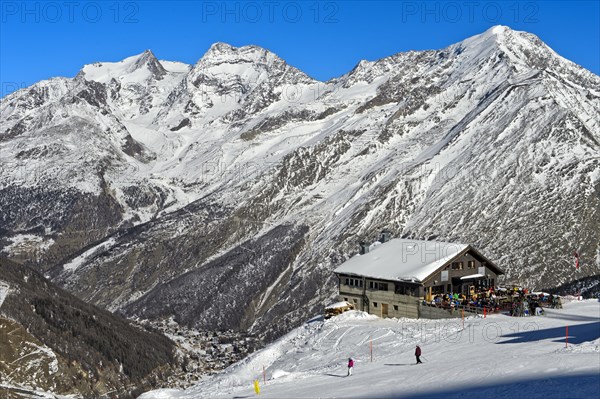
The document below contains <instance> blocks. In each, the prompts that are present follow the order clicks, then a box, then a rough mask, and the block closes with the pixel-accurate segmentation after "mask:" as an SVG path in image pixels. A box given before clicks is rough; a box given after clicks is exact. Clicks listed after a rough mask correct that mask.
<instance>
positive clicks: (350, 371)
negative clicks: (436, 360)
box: [347, 357, 354, 377]
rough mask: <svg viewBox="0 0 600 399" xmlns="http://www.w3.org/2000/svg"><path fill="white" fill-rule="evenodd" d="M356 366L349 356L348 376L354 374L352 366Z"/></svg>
mask: <svg viewBox="0 0 600 399" xmlns="http://www.w3.org/2000/svg"><path fill="white" fill-rule="evenodd" d="M353 367H354V360H352V358H351V357H349V358H348V375H347V377H349V376H351V375H352V368H353Z"/></svg>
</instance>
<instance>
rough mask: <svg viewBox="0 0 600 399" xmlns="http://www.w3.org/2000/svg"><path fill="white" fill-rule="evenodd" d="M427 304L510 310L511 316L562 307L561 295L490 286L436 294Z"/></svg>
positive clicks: (447, 307)
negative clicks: (461, 292)
mask: <svg viewBox="0 0 600 399" xmlns="http://www.w3.org/2000/svg"><path fill="white" fill-rule="evenodd" d="M423 303H424V304H425V305H430V306H436V307H441V308H445V309H449V310H450V311H453V310H454V309H457V308H466V309H468V308H476V309H481V310H483V309H485V310H487V311H488V312H497V311H500V310H508V311H509V313H510V315H511V316H530V315H531V316H533V315H541V314H543V313H544V311H543V307H551V308H558V309H560V308H562V304H561V300H560V297H559V296H557V295H552V294H547V293H544V292H542V293H531V292H529V290H528V289H527V288H520V287H513V288H512V289H507V288H503V287H496V288H493V287H490V288H485V289H481V290H479V291H478V292H476V293H473V294H471V295H468V296H467V295H465V294H459V293H452V292H451V293H446V294H437V295H435V296H434V297H433V298H432V299H431V301H430V302H429V303H427V301H425V300H424V301H423Z"/></svg>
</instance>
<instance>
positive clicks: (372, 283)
mask: <svg viewBox="0 0 600 399" xmlns="http://www.w3.org/2000/svg"><path fill="white" fill-rule="evenodd" d="M369 288H370V289H372V290H381V291H387V290H388V285H387V283H380V282H377V281H369Z"/></svg>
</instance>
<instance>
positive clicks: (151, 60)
mask: <svg viewBox="0 0 600 399" xmlns="http://www.w3.org/2000/svg"><path fill="white" fill-rule="evenodd" d="M166 73H167V71H166V70H165V68H164V67H163V66H162V64H161V63H160V61H158V59H157V58H156V57H155V56H154V54H153V53H152V51H150V50H146V51H144V52H143V53H141V54H138V55H134V56H131V57H127V58H125V59H124V60H122V61H118V62H97V63H94V64H88V65H85V66H84V67H83V68H82V69H81V71H80V73H79V74H78V76H80V77H82V78H83V79H85V80H88V81H92V80H93V81H96V82H99V83H108V82H110V81H111V80H112V79H115V80H117V81H120V82H123V83H141V82H144V81H146V80H148V79H155V80H160V79H162V78H163V77H164V75H165V74H166Z"/></svg>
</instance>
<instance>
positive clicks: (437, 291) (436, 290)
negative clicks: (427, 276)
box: [431, 285, 444, 295]
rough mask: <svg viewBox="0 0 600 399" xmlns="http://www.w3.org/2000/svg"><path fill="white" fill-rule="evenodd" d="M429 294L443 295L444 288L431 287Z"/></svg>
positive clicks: (440, 286)
mask: <svg viewBox="0 0 600 399" xmlns="http://www.w3.org/2000/svg"><path fill="white" fill-rule="evenodd" d="M431 293H432V294H433V295H436V294H443V293H444V286H443V285H434V286H433V287H431Z"/></svg>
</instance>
